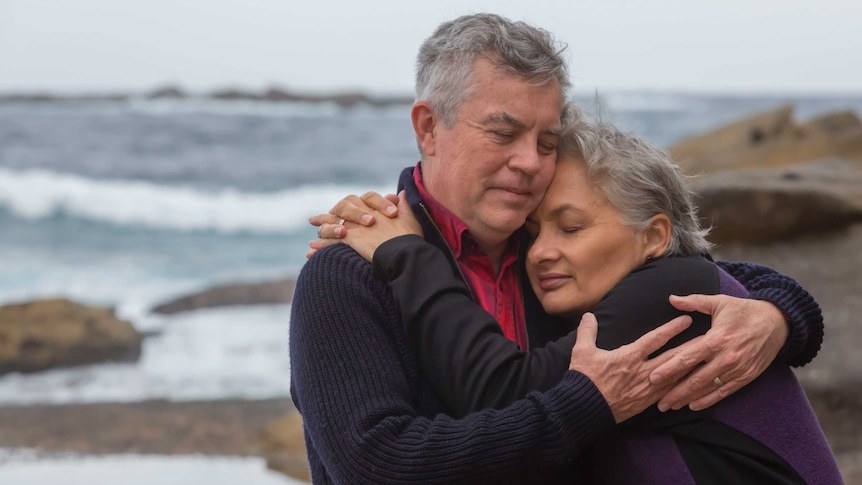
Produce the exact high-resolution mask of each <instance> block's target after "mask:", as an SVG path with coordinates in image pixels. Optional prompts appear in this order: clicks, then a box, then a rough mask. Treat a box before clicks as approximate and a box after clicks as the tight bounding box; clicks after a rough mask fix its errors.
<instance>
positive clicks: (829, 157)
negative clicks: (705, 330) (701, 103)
mask: <svg viewBox="0 0 862 485" xmlns="http://www.w3.org/2000/svg"><path fill="white" fill-rule="evenodd" d="M669 151H670V152H671V155H672V156H673V157H674V159H675V160H677V161H678V162H679V163H680V165H681V166H682V168H683V170H684V171H685V172H686V173H688V174H690V175H695V176H696V178H695V184H694V185H695V190H696V191H697V192H698V194H699V195H700V199H699V201H698V206H699V208H700V214H701V217H702V219H703V222H704V225H705V226H712V227H713V231H712V233H711V235H710V239H711V240H712V241H714V242H717V243H726V242H734V241H738V242H751V243H765V242H769V241H775V240H780V239H785V238H790V237H795V236H799V235H803V234H811V233H818V232H821V231H829V230H835V229H840V228H843V227H846V226H848V225H849V224H852V223H854V222H856V221H860V220H862V121H860V119H859V117H858V116H857V115H856V114H855V113H853V112H844V111H842V112H836V113H827V114H824V115H822V116H819V117H817V118H814V119H812V120H809V121H807V122H805V123H797V122H796V121H794V117H793V107H791V106H785V107H782V108H779V109H775V110H773V111H768V112H765V113H760V114H757V115H754V116H751V117H748V118H745V119H742V120H739V121H735V122H733V123H730V124H728V125H725V126H722V127H719V128H717V129H715V130H713V131H710V132H708V133H704V134H702V135H697V136H693V137H691V138H688V139H686V140H682V141H680V142H678V143H677V144H675V145H673V146H672V147H671V148H670V149H669Z"/></svg>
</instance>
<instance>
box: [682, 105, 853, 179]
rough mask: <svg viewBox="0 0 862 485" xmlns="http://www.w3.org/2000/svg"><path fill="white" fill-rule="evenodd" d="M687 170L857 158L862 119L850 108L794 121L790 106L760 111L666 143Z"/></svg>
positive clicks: (727, 168)
mask: <svg viewBox="0 0 862 485" xmlns="http://www.w3.org/2000/svg"><path fill="white" fill-rule="evenodd" d="M669 151H670V153H671V155H672V156H673V158H674V159H675V160H677V161H678V162H679V164H680V165H681V166H682V168H683V170H684V171H685V172H686V173H689V174H693V175H700V174H704V173H710V172H716V171H721V170H729V169H736V168H753V167H783V166H788V165H793V164H796V163H802V162H810V161H815V160H824V159H828V158H847V159H854V160H862V122H860V120H859V118H858V117H857V116H856V115H855V114H854V113H852V112H839V113H830V114H826V115H823V116H821V117H818V118H815V119H813V120H810V121H809V122H807V123H803V124H796V123H794V121H793V107H791V106H785V107H783V108H780V109H777V110H775V111H770V112H766V113H761V114H758V115H755V116H752V117H750V118H746V119H743V120H739V121H736V122H734V123H731V124H729V125H726V126H723V127H720V128H718V129H716V130H713V131H711V132H709V133H705V134H702V135H698V136H694V137H691V138H688V139H686V140H683V141H680V142H678V143H677V144H675V145H673V146H672V147H670V149H669Z"/></svg>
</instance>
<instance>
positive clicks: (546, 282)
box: [538, 273, 572, 291]
mask: <svg viewBox="0 0 862 485" xmlns="http://www.w3.org/2000/svg"><path fill="white" fill-rule="evenodd" d="M571 278H572V277H571V276H569V275H565V274H561V273H544V274H540V275H539V278H538V279H539V288H541V289H542V291H551V290H554V289H557V288H559V287H561V286H563V285H564V284H566V282H568V281H569V280H570V279H571Z"/></svg>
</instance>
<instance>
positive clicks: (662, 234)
mask: <svg viewBox="0 0 862 485" xmlns="http://www.w3.org/2000/svg"><path fill="white" fill-rule="evenodd" d="M643 234H644V260H646V257H647V256H649V257H650V259H657V258H660V257H662V256H664V254H665V251H667V247H668V246H669V245H670V238H671V235H672V226H671V223H670V218H669V217H668V216H666V215H665V214H656V215H654V216H652V217H651V218H650V220H649V226H648V227H647V228H646V229H645V230H644V233H643Z"/></svg>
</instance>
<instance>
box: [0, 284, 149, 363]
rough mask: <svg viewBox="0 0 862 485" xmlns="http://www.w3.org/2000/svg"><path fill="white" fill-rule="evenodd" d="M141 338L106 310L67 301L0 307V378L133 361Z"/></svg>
mask: <svg viewBox="0 0 862 485" xmlns="http://www.w3.org/2000/svg"><path fill="white" fill-rule="evenodd" d="M141 341H142V337H141V335H140V334H138V332H137V331H135V329H134V327H133V326H132V324H131V323H129V322H126V321H123V320H118V319H117V318H116V317H115V316H114V314H113V311H112V310H110V309H107V308H94V307H87V306H84V305H80V304H77V303H74V302H71V301H69V300H63V299H56V300H42V301H33V302H29V303H21V304H14V305H6V306H3V307H0V375H2V374H5V373H7V372H37V371H41V370H45V369H51V368H54V367H69V366H76V365H84V364H94V363H98V362H105V361H136V360H138V358H139V357H140V355H141Z"/></svg>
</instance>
